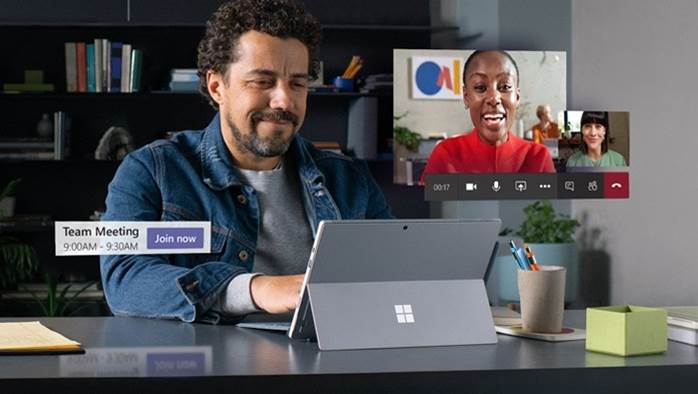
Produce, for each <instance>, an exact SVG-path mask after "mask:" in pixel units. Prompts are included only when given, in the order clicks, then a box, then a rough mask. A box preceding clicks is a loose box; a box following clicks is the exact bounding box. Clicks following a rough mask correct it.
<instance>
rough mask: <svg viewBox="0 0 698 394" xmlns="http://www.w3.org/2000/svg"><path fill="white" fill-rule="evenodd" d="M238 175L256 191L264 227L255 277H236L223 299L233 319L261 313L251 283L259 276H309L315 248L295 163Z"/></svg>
mask: <svg viewBox="0 0 698 394" xmlns="http://www.w3.org/2000/svg"><path fill="white" fill-rule="evenodd" d="M237 171H238V173H239V175H240V177H241V179H242V180H243V183H246V184H248V185H250V186H252V187H253V188H254V189H255V191H256V195H257V201H258V202H259V208H260V222H261V223H260V227H259V228H260V230H259V234H258V235H257V250H256V252H255V258H254V265H253V267H252V272H253V273H251V274H243V275H238V276H236V277H235V278H234V279H233V280H231V281H230V283H229V284H228V287H227V288H226V291H224V292H223V294H222V295H221V298H220V301H221V309H222V311H223V312H225V313H228V314H233V315H241V314H246V313H251V312H254V311H257V309H256V308H255V306H254V303H253V302H252V297H251V296H250V281H251V280H252V278H253V277H254V276H255V275H257V274H267V275H292V274H302V273H305V269H306V266H307V264H308V258H309V257H310V249H311V248H312V246H313V234H312V231H311V229H310V224H309V223H308V217H307V216H306V213H305V209H304V207H303V201H302V199H301V191H300V179H299V177H298V171H297V170H296V166H295V164H294V163H293V161H292V160H291V159H288V158H285V157H284V158H283V159H282V160H281V162H280V163H279V166H278V167H277V168H275V169H273V170H271V171H253V170H243V169H240V168H238V169H237Z"/></svg>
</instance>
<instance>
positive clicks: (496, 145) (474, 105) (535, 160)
mask: <svg viewBox="0 0 698 394" xmlns="http://www.w3.org/2000/svg"><path fill="white" fill-rule="evenodd" d="M463 84H464V86H463V101H464V103H465V107H466V108H468V110H469V111H470V118H471V119H472V121H473V125H474V126H475V127H474V128H473V129H472V130H471V131H470V132H468V133H467V134H464V135H460V136H457V137H452V138H448V139H445V140H443V141H442V142H441V143H439V144H438V145H436V147H435V148H434V151H433V152H432V153H431V156H429V161H428V162H427V166H426V169H425V170H424V174H432V173H441V174H443V173H454V172H455V173H478V172H485V173H538V172H555V166H554V165H553V160H552V158H551V157H550V153H548V149H547V148H546V147H545V146H544V145H540V144H534V143H532V142H529V141H525V140H523V139H521V138H519V137H517V136H515V135H514V134H512V133H511V127H512V124H513V123H514V120H515V119H516V107H517V106H518V105H519V100H520V98H521V92H520V91H519V69H518V66H517V65H516V62H515V61H514V59H513V58H512V57H511V55H509V54H508V53H506V52H504V51H475V52H474V53H473V54H472V55H470V57H468V60H467V61H466V62H465V67H464V70H463Z"/></svg>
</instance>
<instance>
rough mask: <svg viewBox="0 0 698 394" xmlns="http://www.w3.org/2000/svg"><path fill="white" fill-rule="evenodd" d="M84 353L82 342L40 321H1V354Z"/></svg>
mask: <svg viewBox="0 0 698 394" xmlns="http://www.w3.org/2000/svg"><path fill="white" fill-rule="evenodd" d="M60 353H84V350H83V349H82V347H81V344H80V342H76V341H74V340H72V339H68V338H66V337H64V336H63V335H61V334H59V333H57V332H55V331H53V330H50V329H48V328H46V327H45V326H44V325H43V324H41V323H40V322H38V321H28V322H9V323H0V354H4V355H9V354H13V355H17V354H60Z"/></svg>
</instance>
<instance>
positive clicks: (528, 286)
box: [517, 265, 566, 333]
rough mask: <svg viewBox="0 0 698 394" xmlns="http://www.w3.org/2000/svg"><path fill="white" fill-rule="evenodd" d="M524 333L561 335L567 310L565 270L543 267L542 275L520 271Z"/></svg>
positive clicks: (520, 295) (556, 267)
mask: <svg viewBox="0 0 698 394" xmlns="http://www.w3.org/2000/svg"><path fill="white" fill-rule="evenodd" d="M517 271H518V272H517V281H518V284H519V298H520V300H521V320H522V322H523V329H524V330H528V331H532V332H547V333H555V332H560V331H562V315H563V312H564V309H565V271H566V269H565V267H560V266H556V265H541V266H540V271H524V270H517Z"/></svg>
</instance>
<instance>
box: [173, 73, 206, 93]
mask: <svg viewBox="0 0 698 394" xmlns="http://www.w3.org/2000/svg"><path fill="white" fill-rule="evenodd" d="M196 73H197V69H195V68H174V69H172V73H171V79H170V90H171V91H173V92H194V93H195V92H198V91H199V76H198V75H197V74H196Z"/></svg>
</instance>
